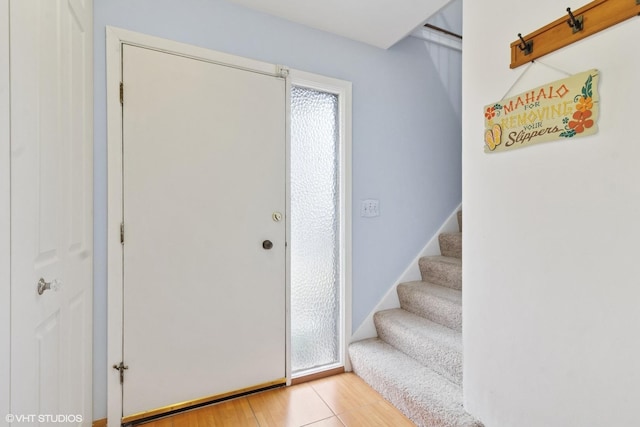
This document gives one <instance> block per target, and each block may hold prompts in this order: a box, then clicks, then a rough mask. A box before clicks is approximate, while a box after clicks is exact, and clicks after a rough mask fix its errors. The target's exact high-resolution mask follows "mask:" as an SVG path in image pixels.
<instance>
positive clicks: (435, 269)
mask: <svg viewBox="0 0 640 427" xmlns="http://www.w3.org/2000/svg"><path fill="white" fill-rule="evenodd" d="M420 273H421V275H422V281H423V282H429V283H435V284H436V285H440V286H446V287H448V288H451V289H457V290H461V289H462V265H461V264H451V263H445V262H438V261H436V260H433V259H430V258H422V259H421V260H420Z"/></svg>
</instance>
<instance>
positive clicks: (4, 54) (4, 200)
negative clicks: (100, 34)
mask: <svg viewBox="0 0 640 427" xmlns="http://www.w3.org/2000/svg"><path fill="white" fill-rule="evenodd" d="M0 28H2V30H1V31H0V58H9V0H0ZM10 102H11V98H10V95H9V63H8V62H6V63H3V64H2V66H0V206H1V208H0V413H2V414H8V413H9V412H10V401H9V393H10V390H11V382H10V376H11V374H10V363H11V330H10V327H11V270H10V269H11V248H10V247H11V223H10V218H11V204H10V203H11V186H10V184H11V180H10V174H11V159H10V153H11V145H10V143H9V131H10V128H9V117H10V116H9V104H10ZM0 425H2V426H4V425H8V423H7V422H6V421H5V419H4V417H2V418H1V421H0Z"/></svg>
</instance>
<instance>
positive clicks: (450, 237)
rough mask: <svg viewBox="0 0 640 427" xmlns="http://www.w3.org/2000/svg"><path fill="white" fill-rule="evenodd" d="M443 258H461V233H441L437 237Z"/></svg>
mask: <svg viewBox="0 0 640 427" xmlns="http://www.w3.org/2000/svg"><path fill="white" fill-rule="evenodd" d="M438 243H440V253H442V255H443V256H449V257H452V258H462V233H443V234H441V235H440V236H438Z"/></svg>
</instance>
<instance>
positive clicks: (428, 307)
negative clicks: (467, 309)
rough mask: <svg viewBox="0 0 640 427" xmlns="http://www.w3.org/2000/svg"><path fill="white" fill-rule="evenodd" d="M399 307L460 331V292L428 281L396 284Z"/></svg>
mask: <svg viewBox="0 0 640 427" xmlns="http://www.w3.org/2000/svg"><path fill="white" fill-rule="evenodd" d="M397 291H398V298H399V300H400V307H401V308H403V309H405V310H407V311H409V312H411V313H413V314H417V315H419V316H422V317H425V318H427V319H429V320H432V321H434V322H437V323H439V324H441V325H444V326H446V327H449V328H451V329H454V330H456V331H462V292H461V291H459V290H457V289H451V288H448V287H446V286H441V285H436V284H433V283H429V282H422V281H417V282H407V283H401V284H400V285H398V288H397Z"/></svg>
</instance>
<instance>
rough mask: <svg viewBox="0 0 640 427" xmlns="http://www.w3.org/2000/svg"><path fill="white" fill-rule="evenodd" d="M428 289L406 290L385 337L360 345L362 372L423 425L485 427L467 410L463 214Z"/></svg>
mask: <svg viewBox="0 0 640 427" xmlns="http://www.w3.org/2000/svg"><path fill="white" fill-rule="evenodd" d="M458 225H459V228H460V232H459V233H444V234H441V235H440V236H439V243H440V252H441V254H442V255H441V256H432V257H423V258H421V259H420V272H421V273H422V281H421V282H410V283H402V284H400V285H398V288H397V291H398V297H399V299H400V307H401V308H396V309H391V310H384V311H379V312H377V313H376V314H375V315H374V323H375V326H376V330H377V332H378V338H371V339H367V340H363V341H358V342H355V343H352V344H351V345H350V346H349V355H350V357H351V364H352V366H353V370H354V372H355V373H356V374H357V375H358V376H360V377H361V378H362V379H364V380H365V381H366V382H367V383H368V384H369V385H371V387H373V388H374V389H376V390H377V391H378V392H379V393H380V394H382V395H383V396H384V397H385V398H386V399H387V400H389V401H390V402H391V403H392V404H393V405H394V406H396V407H397V408H398V409H400V410H401V411H402V412H403V413H404V414H405V415H406V416H407V417H409V418H410V419H411V420H412V421H413V422H414V423H416V424H417V425H418V426H425V427H482V423H480V422H479V421H477V420H475V419H474V418H473V417H472V416H471V415H469V414H468V413H467V412H465V410H464V408H463V407H462V212H458Z"/></svg>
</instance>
